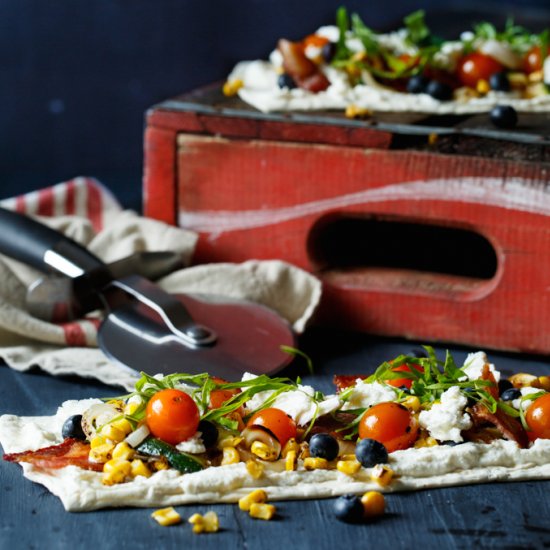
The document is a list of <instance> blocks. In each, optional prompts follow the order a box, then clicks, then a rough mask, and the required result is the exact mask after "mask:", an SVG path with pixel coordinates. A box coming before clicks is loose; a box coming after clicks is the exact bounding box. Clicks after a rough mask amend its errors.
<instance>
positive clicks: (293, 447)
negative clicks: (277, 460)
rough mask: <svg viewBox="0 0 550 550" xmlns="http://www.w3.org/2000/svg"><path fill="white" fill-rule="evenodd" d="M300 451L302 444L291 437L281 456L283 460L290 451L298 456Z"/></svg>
mask: <svg viewBox="0 0 550 550" xmlns="http://www.w3.org/2000/svg"><path fill="white" fill-rule="evenodd" d="M299 450H300V444H299V443H298V442H297V441H296V439H295V438H294V437H291V438H290V439H289V440H288V441H287V442H286V443H285V446H284V447H283V450H282V451H281V456H282V457H283V458H286V455H287V454H288V453H289V451H295V452H296V454H298V451H299Z"/></svg>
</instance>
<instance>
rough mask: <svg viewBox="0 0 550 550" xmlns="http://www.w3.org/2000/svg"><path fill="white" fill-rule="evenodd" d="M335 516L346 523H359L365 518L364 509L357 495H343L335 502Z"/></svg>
mask: <svg viewBox="0 0 550 550" xmlns="http://www.w3.org/2000/svg"><path fill="white" fill-rule="evenodd" d="M333 510H334V515H335V516H336V517H337V518H338V519H339V520H340V521H345V522H346V523H359V522H360V521H361V520H362V519H363V517H364V508H363V503H362V502H361V499H360V498H359V497H358V496H357V495H342V496H341V497H338V498H337V499H336V500H335V501H334V508H333Z"/></svg>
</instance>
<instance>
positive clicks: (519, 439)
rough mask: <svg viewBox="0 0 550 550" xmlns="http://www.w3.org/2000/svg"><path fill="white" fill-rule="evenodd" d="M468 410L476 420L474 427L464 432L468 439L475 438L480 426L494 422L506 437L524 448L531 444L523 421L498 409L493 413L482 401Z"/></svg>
mask: <svg viewBox="0 0 550 550" xmlns="http://www.w3.org/2000/svg"><path fill="white" fill-rule="evenodd" d="M468 412H469V413H470V416H471V417H472V420H473V422H474V428H473V429H472V430H468V433H465V434H464V435H465V436H466V437H467V438H468V439H473V440H475V434H476V428H480V427H482V426H483V424H487V423H488V424H492V425H493V426H494V427H495V428H496V429H497V430H498V431H499V432H500V433H501V434H502V437H504V439H509V440H511V441H515V442H516V443H517V444H518V445H519V446H520V447H521V448H522V449H525V448H526V447H527V446H528V445H529V438H528V437H527V432H526V431H525V430H524V429H523V426H522V425H521V423H520V422H519V421H518V420H516V419H515V418H512V417H511V416H508V415H507V414H506V413H505V412H503V411H501V410H499V409H497V411H496V412H495V413H492V412H491V411H490V410H489V409H488V408H487V407H485V405H482V404H481V403H476V404H475V405H474V406H473V407H472V408H471V409H469V411H468Z"/></svg>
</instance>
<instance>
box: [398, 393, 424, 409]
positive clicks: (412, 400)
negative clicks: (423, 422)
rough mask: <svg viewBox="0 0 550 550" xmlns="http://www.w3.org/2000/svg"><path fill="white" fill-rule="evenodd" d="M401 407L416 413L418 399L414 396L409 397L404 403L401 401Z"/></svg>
mask: <svg viewBox="0 0 550 550" xmlns="http://www.w3.org/2000/svg"><path fill="white" fill-rule="evenodd" d="M401 405H403V406H404V407H407V409H409V411H412V412H418V411H419V410H420V399H418V397H416V395H409V396H408V397H407V398H406V399H405V400H404V401H401Z"/></svg>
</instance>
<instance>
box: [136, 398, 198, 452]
mask: <svg viewBox="0 0 550 550" xmlns="http://www.w3.org/2000/svg"><path fill="white" fill-rule="evenodd" d="M145 420H146V422H147V426H148V427H149V429H150V430H151V433H152V434H153V435H154V436H155V437H158V438H159V439H162V440H163V441H166V442H167V443H170V444H172V445H176V444H177V443H180V441H185V440H186V439H189V438H190V437H191V436H192V435H194V434H195V433H196V431H197V426H198V425H199V420H200V413H199V409H198V407H197V405H196V404H195V402H194V401H193V399H192V398H191V397H189V396H188V395H187V394H186V393H185V392H182V391H180V390H161V391H159V392H157V393H155V395H153V397H151V399H150V400H149V403H147V409H146V415H145Z"/></svg>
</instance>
